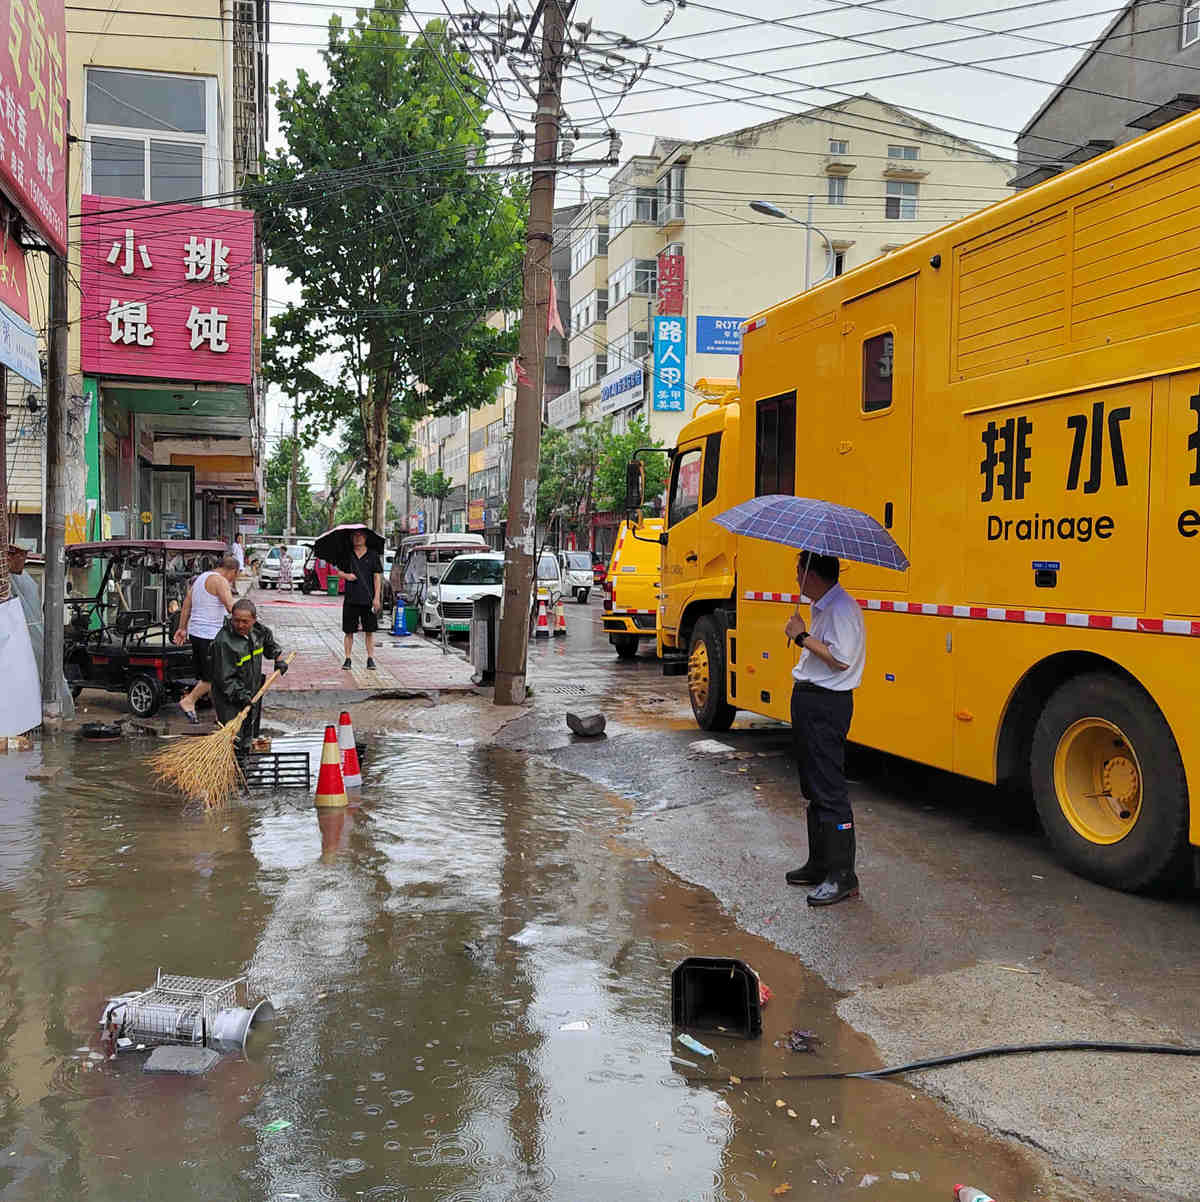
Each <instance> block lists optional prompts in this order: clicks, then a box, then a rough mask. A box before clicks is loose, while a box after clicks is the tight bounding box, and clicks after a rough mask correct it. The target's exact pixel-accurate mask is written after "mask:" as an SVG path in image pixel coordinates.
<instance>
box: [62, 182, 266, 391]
mask: <svg viewBox="0 0 1200 1202" xmlns="http://www.w3.org/2000/svg"><path fill="white" fill-rule="evenodd" d="M254 271H255V266H254V214H253V213H251V212H249V211H247V210H245V209H214V208H206V207H205V206H203V205H153V204H142V203H137V202H133V201H129V200H122V199H120V198H117V197H99V196H84V198H83V232H82V252H81V255H80V284H81V290H82V293H83V299H82V301H81V313H80V321H79V324H80V360H81V364H82V367H83V370H84V371H86V372H89V373H94V374H96V375H114V376H145V377H150V378H154V379H167V380H194V381H196V382H198V383H199V382H205V383H214V384H249V383H250V378H251V369H252V365H253V338H254V308H255V306H254Z"/></svg>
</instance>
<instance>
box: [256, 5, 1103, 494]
mask: <svg viewBox="0 0 1200 1202" xmlns="http://www.w3.org/2000/svg"><path fill="white" fill-rule="evenodd" d="M447 3H448V4H449V6H450V10H451V11H452V12H454V13H456V14H457V13H460V12H462V11H463V8H462V6H461V2H459V3H456V2H455V0H447ZM476 4H477V7H478V8H484V7H485V6H484V4H483V3H482V2H481V0H476ZM413 6H414V11H415V13H417V14H419V18H420V20H421V21H422V23H424V21H426V20H428V19H430V18H432V17H434V16H436V15H439V14H440V15H442V16H444V15H445V12H446V9H445V7H444V6H443V5H442V2H441V0H413ZM496 6H497V5H496V0H492V6H491V11H495V8H496ZM520 7H521V8H522V10H523V11H526V12H527V11H529V10H530V8H531V0H520ZM1122 7H1124V6H1123V5H1121V4H1117V3H1115V2H1114V0H1107V3H1106V2H1105V0H1101V7H1100V8H1097V7H1096V6H1095V5H1094V4H1087V3H1084V2H1083V0H1041V2H1033V3H1029V2H1018V3H1015V4H1014V3H1008V4H1002V3H1001V2H1000V0H861V2H858V3H844V2H841V0H753V2H752V3H749V4H745V3H743V4H739V5H738V6H737V7H736V8H734V7H731V6H728V5H718V4H716V3H711V4H710V3H708V2H707V0H705V3H704V4H703V5H702V4H700V3H698V2H694V3H690V4H688V5H687V7H684V8H679V9H677V10H675V11H674V13H673V15H671V17H670V20H669V21H668V22H667V24H666V26H665V27H664V28H662V29H661V30H660V31H659V32H658V33H657V36H655V37H653V38H652V40H651V46H652V49H651V65H650V68H649V70H647V71H646V73H645V75H644V76H643V77H642V79H641V80H640V82H639V83H638V85H637V86H636V87H635V88H634V89H633V91H632V92H631V93H629V94H628V95H627V96H625V97H624V98H623V99H621V100H620V103H619V106H618V107H616V109H615V113H614V112H613V106H614V102H613V100H612V99H610V98H608V97H606V96H605V95H604V94H603V93H604V91H605V88H606V87H607V86H608V85H606V84H605V83H604V82H603V80H602V79H600V78H598V77H597V76H595V75H593V76H592V77H591V78H590V80H584V79H579V78H576V79H570V80H569V82H568V85H567V87H566V88H565V90H564V98H565V102H566V108H567V113H568V116H569V118H570V119H571V120H573V121H576V122H578V123H579V125H580V126H581V127H582V128H583V130H584V131H585V132H587V131H593V132H595V131H598V130H600V129H603V128H605V127H606V126H607V125H609V124H611V125H613V126H615V127H616V128H617V130H618V131H619V132H620V134H621V136H622V140H623V146H622V156H623V157H625V156H628V155H630V154H636V153H641V152H645V151H648V150H649V148H650V145H651V141H652V139H653V137H654V136H655V135H661V136H665V137H673V138H687V139H692V138H702V137H710V136H713V135H716V134H721V133H728V132H730V131H733V130H736V129H740V128H743V127H745V126H748V125H755V124H758V123H759V122H762V121H769V120H772V119H774V118H776V117H780V116H783V115H785V114H787V113H790V112H801V111H803V110H804V109H806V108H810V107H812V106H814V105H819V104H828V103H832V102H835V101H837V100H841V99H845V98H846V97H847V96H849V95H858V94H861V93H863V92H870V93H872V94H873V95H875V96H878V97H879V98H880V99H882V100H886V101H888V102H889V103H892V104H896V105H899V106H900V107H902V108H907V109H910V110H912V111H913V112H915V113H916V114H917V115H919V116H922V117H924V119H926V120H928V121H930V122H932V123H933V124H935V125H940V126H943V127H945V128H947V129H949V130H951V131H952V132H954V133H956V134H959V135H960V136H962V137H966V138H970V139H971V140H973V141H975V142H977V143H978V144H980V145H981V146H983V147H985V148H986V149H988V150H991V151H992V152H994V153H997V154H1003V155H1011V153H1012V146H1013V141H1014V137H1015V135H1016V133H1017V132H1018V131H1019V130H1020V128H1021V126H1022V125H1023V124H1024V123H1025V122H1026V121H1027V120H1028V119H1029V117H1030V116H1032V114H1033V113H1034V112H1035V110H1036V109H1037V108H1038V106H1039V105H1040V104H1041V103H1042V102H1043V101H1044V100H1045V99H1046V97H1047V95H1048V94H1049V92H1050V90H1051V89H1052V87H1053V86H1054V84H1055V83H1056V82H1057V81H1058V80H1060V79H1061V78H1062V77H1063V76H1064V75H1065V74H1066V72H1067V71H1069V70H1070V68H1071V67H1072V66H1073V65H1074V64H1075V62H1076V61H1077V60H1078V58H1079V57H1080V55H1081V54H1082V53H1083V50H1084V49H1085V48H1086V46H1087V45H1088V44H1089V43H1090V41H1091V39H1092V38H1094V37H1095V36H1096V34H1097V33H1099V31H1100V30H1102V29H1103V28H1104V27H1105V26H1106V25H1107V24H1108V23H1109V22H1110V21H1111V20H1112V19H1113V17H1114V16H1115V15H1116V13H1117V12H1118V11H1119V10H1120V9H1121V8H1122ZM718 10H719V11H718ZM334 12H337V13H339V14H340V15H341V16H342V18H343V20H344V21H345V22H346V23H347V24H349V23H351V22H352V21H353V19H354V13H355V8H354V6H353V5H350V4H320V3H315V2H303V3H302V2H300V0H293V2H292V3H288V2H287V0H276V2H275V3H274V4H272V6H271V20H272V29H271V33H272V41H271V47H270V79H271V81H272V82H275V81H277V80H279V79H286V80H288V81H289V82H290V81H293V80H294V79H295V76H296V72H297V71H298V70H299V69H300V68H302V67H303V68H305V69H307V70H308V71H309V73H310V74H313V75H317V76H320V75H322V74H323V66H322V63H321V60H320V58H319V55H318V51H319V49H320V48H321V47H322V46H323V45H324V44H325V27H326V23H327V21H328V18H329V16H330V15H331V14H332V13H334ZM670 12H671V8H670V6H669V5H667V4H664V3H648V2H647V0H579V3H578V6H577V10H576V12H575V13H574V14H573V20H575V21H587V20H591V21H592V22H593V24H594V25H595V27H596V28H597V29H603V30H615V31H618V32H620V33H623V34H626V35H627V36H629V37H631V38H635V39H638V40H641V39H644V38H647V37H650V35H653V34H654V33H655V31H656V30H658V29H659V26H660V25H662V22H663V20H664V19H665V18H667V16H668V15H669V14H670ZM635 57H640V55H635ZM722 81H727V82H722ZM531 108H532V105H531V103H530V102H529V101H525V103H524V104H512V105H511V106H510V112H511V114H512V116H513V118H514V119H515V120H516V121H517V122H518V123H520V124H524V125H525V127H526V128H528V123H529V118H530V116H531ZM489 125H490V127H491V128H494V129H495V130H497V131H498V132H508V131H509V129H510V127H509V124H508V122H507V121H506V120H505V119H504V117H503V116H502V115H500V114H499V113H497V114H496V115H495V116H494V117H493V119H492V120H491V121H490V122H489ZM272 128H274V112H273V111H272ZM586 141H587V138H584V139H581V143H580V145H581V147H582V146H583V145H584V144H585V143H586ZM602 152H603V148H602V147H594V148H592V149H590V150H586V151H583V152H582V153H583V154H587V155H589V156H598V155H599V154H601V153H602ZM577 157H582V155H581V154H579V153H577ZM580 184H581V181H580V178H579V175H578V174H572V175H569V176H560V178H559V181H558V199H559V201H560V203H571V202H573V201H574V200H576V199H577V198H578V196H579V192H580ZM582 184H583V188H584V190H585V191H586V192H587V193H588V194H589V195H594V194H597V193H599V192H602V191H604V190H605V182H604V176H603V173H590V174H588V175H587V177H586V178H585V179H584V180H583V181H582ZM797 190H798V189H796V188H791V189H790V191H797ZM270 288H271V296H272V299H273V302H275V303H274V304H273V306H272V307H273V309H274V310H276V311H277V309H278V303H279V302H280V301H282V300H284V299H285V298H286V296H287V287H286V281H285V280H284V279H283V278H282V276H281V274H280V273H278V272H276V273H273V274H272V278H271V283H270ZM267 418H268V431H269V432H270V434H271V435H272V436H274V435H277V434H278V431H279V428H280V421H281V420H287V419H289V418H290V409H289V408H288V407H287V405H286V403H285V404H283V405H280V403H279V401H278V399H277V398H275V397H269V398H268V406H267ZM310 467H311V469H312V473H313V477H314V479H322V478H323V469H322V468H320V466H319V465H318V463H317V462H316V460H315V459H313V457H312V456H310Z"/></svg>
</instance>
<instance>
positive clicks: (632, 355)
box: [608, 330, 650, 366]
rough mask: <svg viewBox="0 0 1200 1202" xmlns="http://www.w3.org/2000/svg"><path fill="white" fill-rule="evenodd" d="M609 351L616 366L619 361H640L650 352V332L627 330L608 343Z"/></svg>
mask: <svg viewBox="0 0 1200 1202" xmlns="http://www.w3.org/2000/svg"><path fill="white" fill-rule="evenodd" d="M608 353H609V358H610V359H611V360H612V361H613V365H614V366H615V365H617V364H619V363H638V362H640V361H641V360H642V359H644V358H645V357H646V356H647V355H648V354H649V353H650V332H649V331H648V330H626V331H625V333H624V334H621V335H620V336H619V337H617V338H615V339H613V341H612V342H610V343H609V344H608Z"/></svg>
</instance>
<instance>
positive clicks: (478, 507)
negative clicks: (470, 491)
mask: <svg viewBox="0 0 1200 1202" xmlns="http://www.w3.org/2000/svg"><path fill="white" fill-rule="evenodd" d="M483 513H484V506H483V502H482V501H468V502H467V529H468V530H482V529H483V520H484V519H483Z"/></svg>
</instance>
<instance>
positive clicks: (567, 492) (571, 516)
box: [537, 422, 606, 531]
mask: <svg viewBox="0 0 1200 1202" xmlns="http://www.w3.org/2000/svg"><path fill="white" fill-rule="evenodd" d="M605 436H606V435H605V429H604V426H603V425H601V424H599V423H593V422H586V423H584V424H583V425H581V426H576V427H575V428H574V429H573V430H570V431H566V430H560V429H558V428H557V427H555V426H547V427H546V428H545V429H544V430H543V431H542V446H541V458H540V460H539V464H538V503H537V517H538V523H539V525H546V524H548V523H549V522H550V519H551V518H552V517H557V518H559V519H560V520H561V523H562V528H563V529H564V530H575V531H578V530H579V528H580V527H581V525H582V524H583V522H584V521H585V520H586V516H587V514H588V513H589V512H590V510H591V508H592V496H593V491H594V488H595V481H596V469H597V466H598V464H599V460H600V452H601V448H602V446H603V443H604V439H605Z"/></svg>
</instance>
